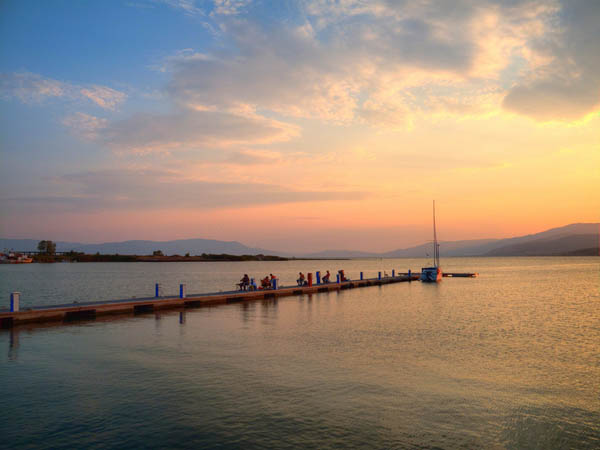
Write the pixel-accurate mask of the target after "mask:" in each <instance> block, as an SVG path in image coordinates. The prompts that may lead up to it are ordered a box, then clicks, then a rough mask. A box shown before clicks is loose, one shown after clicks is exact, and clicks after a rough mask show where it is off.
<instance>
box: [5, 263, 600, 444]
mask: <svg viewBox="0 0 600 450" xmlns="http://www.w3.org/2000/svg"><path fill="white" fill-rule="evenodd" d="M445 263H446V264H445V267H446V268H447V270H457V271H458V270H465V271H471V270H473V271H478V272H479V273H480V275H481V276H480V277H479V278H476V279H444V280H443V281H442V282H441V283H439V284H437V285H431V284H421V283H418V282H413V283H400V284H393V285H386V286H381V287H369V288H363V289H353V290H346V291H341V292H339V293H328V294H317V295H312V296H307V295H304V296H297V297H286V298H282V299H279V300H265V301H260V302H255V303H246V304H235V305H224V306H219V307H214V308H200V309H194V310H187V311H185V312H178V311H170V312H166V313H160V314H149V315H145V316H137V317H125V318H118V319H114V320H107V321H95V322H84V323H76V324H71V325H66V326H45V327H39V326H38V327H31V328H24V327H19V328H15V329H13V330H10V331H2V332H0V348H3V349H4V350H3V351H2V354H1V355H0V379H2V380H3V382H2V384H1V387H0V398H2V400H3V401H2V403H3V406H2V408H0V436H2V444H0V446H2V445H6V444H7V443H8V444H9V446H10V447H11V448H28V447H31V446H35V447H36V448H53V449H54V448H74V447H76V448H84V447H85V448H167V447H168V448H198V447H202V448H207V447H216V448H274V447H276V448H300V447H301V448H339V447H349V446H352V447H366V448H382V449H383V448H540V449H549V448H598V447H600V425H599V424H600V390H599V382H598V380H600V313H599V312H598V311H599V306H600V295H599V288H598V276H599V266H600V265H599V261H598V258H595V257H590V258H464V259H459V258H456V259H447V260H446V261H445ZM315 265H319V266H322V268H323V269H327V268H329V269H330V270H332V269H333V270H332V272H334V270H337V268H338V267H344V268H345V269H346V270H347V271H349V272H350V274H351V275H358V271H360V270H361V269H364V270H365V272H369V274H370V276H375V274H376V272H377V271H378V270H382V271H383V270H387V271H388V272H391V268H395V269H396V270H405V268H408V267H411V268H413V269H416V268H418V267H419V266H420V265H421V261H410V260H387V261H386V260H384V261H379V260H370V261H344V262H339V261H338V262H321V261H319V262H313V261H311V262H307V261H293V262H286V263H183V264H178V263H166V264H150V263H149V264H113V263H104V264H55V265H47V266H42V265H30V266H18V267H16V266H13V267H9V268H8V270H5V267H7V266H5V267H2V268H1V270H0V279H1V283H2V284H1V286H2V289H3V292H9V291H10V290H11V289H13V288H12V286H15V285H18V289H19V290H21V291H23V292H24V297H25V298H26V299H28V301H29V300H31V301H33V300H35V301H33V303H36V304H39V303H41V300H43V301H45V302H47V303H57V302H61V301H62V300H63V299H64V298H65V296H66V297H68V298H70V299H71V298H74V296H75V294H72V292H73V291H76V292H77V294H76V295H77V299H83V298H87V297H84V294H85V295H88V293H94V295H97V296H99V297H98V298H102V297H101V296H106V297H105V298H113V297H115V296H119V297H124V296H132V295H139V296H143V295H141V294H140V291H142V289H141V288H142V287H144V289H146V292H144V294H146V295H151V293H152V283H153V282H154V280H155V279H156V278H157V277H158V276H160V277H161V281H163V283H167V284H168V285H169V286H171V288H172V289H173V291H174V292H175V289H176V286H177V284H178V283H179V282H180V281H181V280H183V279H185V281H187V282H188V283H190V282H189V281H188V280H190V279H191V280H194V281H192V283H191V284H192V285H193V288H192V289H191V290H192V291H201V290H202V289H203V288H205V289H206V290H215V289H214V287H213V286H216V287H218V286H219V282H220V281H223V280H230V279H231V278H232V277H233V279H234V280H236V279H237V278H236V277H238V274H243V273H249V274H262V273H263V272H265V273H269V272H274V273H278V274H280V276H282V278H285V279H286V280H287V281H289V282H293V280H294V277H295V274H296V273H297V272H298V271H299V270H302V271H304V272H308V271H314V270H315V269H313V267H311V266H315ZM448 267H449V268H451V269H448ZM319 268H320V267H319ZM355 272H356V274H355ZM240 276H241V275H240ZM288 278H289V280H288ZM57 280H61V281H60V282H57ZM107 280H108V281H112V284H111V285H110V288H106V289H104V288H103V287H102V286H104V285H106V284H107ZM127 280H131V281H127ZM211 280H212V281H211ZM195 283H197V284H195ZM211 283H213V284H211ZM148 285H149V286H148ZM9 286H11V287H9ZM146 286H147V287H146ZM174 292H173V293H174ZM117 294H118V295H117ZM69 296H71V297H69ZM87 299H89V298H87ZM94 299H95V298H94ZM89 300H91V299H89Z"/></svg>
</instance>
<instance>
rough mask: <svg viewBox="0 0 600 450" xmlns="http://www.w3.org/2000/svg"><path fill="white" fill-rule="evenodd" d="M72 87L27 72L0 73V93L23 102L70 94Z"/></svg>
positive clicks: (39, 100)
mask: <svg viewBox="0 0 600 450" xmlns="http://www.w3.org/2000/svg"><path fill="white" fill-rule="evenodd" d="M71 91H72V89H70V87H69V86H68V85H66V84H65V83H62V82H60V81H57V80H52V79H50V78H43V77H42V76H40V75H37V74H35V73H29V72H21V73H1V74H0V93H1V94H2V96H3V97H5V98H7V97H17V98H18V99H19V100H21V101H22V102H24V103H33V102H41V101H42V100H44V99H46V98H49V97H63V96H71V95H72V92H71Z"/></svg>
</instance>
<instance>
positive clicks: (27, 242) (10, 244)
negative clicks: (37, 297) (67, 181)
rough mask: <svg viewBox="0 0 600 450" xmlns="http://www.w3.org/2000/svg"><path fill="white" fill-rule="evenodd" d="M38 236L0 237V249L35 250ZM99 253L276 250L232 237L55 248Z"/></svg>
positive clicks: (60, 245) (67, 244)
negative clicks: (245, 243)
mask: <svg viewBox="0 0 600 450" xmlns="http://www.w3.org/2000/svg"><path fill="white" fill-rule="evenodd" d="M38 242H39V240H36V239H0V249H13V250H17V251H19V250H20V251H35V250H37V245H38ZM71 250H74V251H76V252H83V253H88V254H94V253H101V254H106V255H114V254H115V253H118V254H119V255H151V254H152V252H153V251H155V250H160V251H162V252H163V253H164V254H165V255H185V254H186V253H189V254H190V255H201V254H202V253H214V254H221V253H227V254H229V255H258V254H261V253H262V254H263V255H266V254H269V255H275V254H277V252H272V251H268V250H263V249H260V248H252V247H247V246H245V245H243V244H240V243H239V242H235V241H216V240H212V239H180V240H176V241H123V242H105V243H103V244H82V243H79V242H61V241H57V242H56V251H57V252H69V251H71Z"/></svg>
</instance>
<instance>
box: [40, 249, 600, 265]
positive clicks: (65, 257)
mask: <svg viewBox="0 0 600 450" xmlns="http://www.w3.org/2000/svg"><path fill="white" fill-rule="evenodd" d="M598 255H599V249H598V248H589V249H582V250H578V251H574V252H565V253H561V254H555V255H502V256H500V257H514V256H598ZM31 258H32V259H33V262H34V263H62V262H219V261H222V262H235V261H308V260H318V259H327V260H340V261H342V260H349V259H353V258H297V257H289V258H286V257H283V256H275V255H262V254H258V255H230V254H227V253H221V254H213V253H203V254H201V255H194V256H191V255H184V256H182V255H169V256H167V255H120V254H100V253H96V254H92V255H90V254H85V253H79V252H66V253H61V254H53V255H48V254H36V255H31Z"/></svg>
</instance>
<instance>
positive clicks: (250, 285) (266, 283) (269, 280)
mask: <svg viewBox="0 0 600 450" xmlns="http://www.w3.org/2000/svg"><path fill="white" fill-rule="evenodd" d="M275 280H277V276H276V275H273V274H272V273H270V274H269V275H267V276H266V277H264V278H263V279H261V280H260V288H257V286H256V284H254V280H253V279H250V277H249V276H248V274H247V273H245V274H244V276H243V277H242V279H241V280H240V282H239V283H237V286H238V287H239V289H240V291H248V290H251V291H252V290H255V289H272V288H273V287H274V285H275V283H276V281H275Z"/></svg>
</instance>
